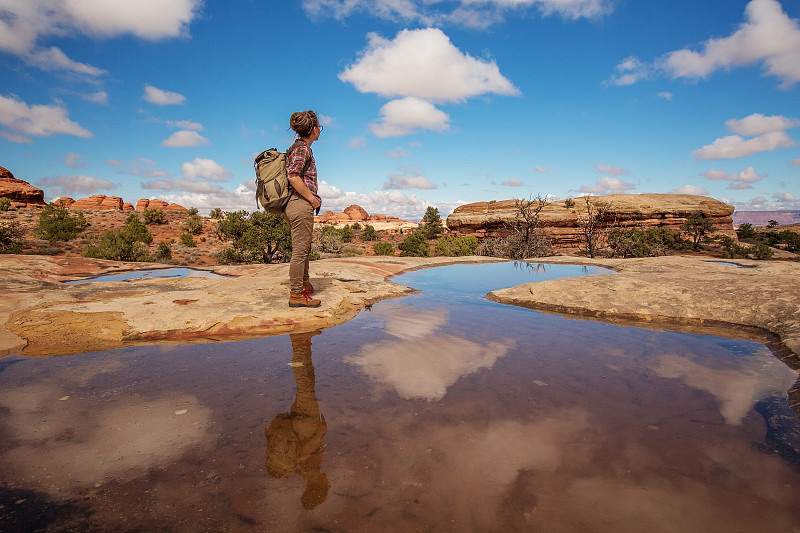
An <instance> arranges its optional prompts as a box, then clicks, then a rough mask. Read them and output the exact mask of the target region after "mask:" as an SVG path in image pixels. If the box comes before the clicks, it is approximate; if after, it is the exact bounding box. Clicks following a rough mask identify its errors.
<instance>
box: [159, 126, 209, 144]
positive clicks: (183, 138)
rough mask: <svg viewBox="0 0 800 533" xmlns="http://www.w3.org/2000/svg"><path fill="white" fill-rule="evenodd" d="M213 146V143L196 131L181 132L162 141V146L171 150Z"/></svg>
mask: <svg viewBox="0 0 800 533" xmlns="http://www.w3.org/2000/svg"><path fill="white" fill-rule="evenodd" d="M207 144H211V141H209V140H208V139H206V138H205V137H203V136H202V135H200V134H199V133H197V132H196V131H194V130H180V131H176V132H175V133H173V134H172V135H170V136H169V137H168V138H167V139H164V140H163V141H161V146H168V147H170V148H183V147H187V146H204V145H207Z"/></svg>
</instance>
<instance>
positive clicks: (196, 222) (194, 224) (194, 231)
mask: <svg viewBox="0 0 800 533" xmlns="http://www.w3.org/2000/svg"><path fill="white" fill-rule="evenodd" d="M181 228H182V229H183V230H185V231H186V233H189V234H191V235H198V234H199V233H200V232H202V231H203V219H202V217H200V216H199V215H197V214H194V215H189V217H188V218H187V219H186V222H184V223H183V225H182V226H181Z"/></svg>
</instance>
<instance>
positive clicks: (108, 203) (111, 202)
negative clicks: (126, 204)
mask: <svg viewBox="0 0 800 533" xmlns="http://www.w3.org/2000/svg"><path fill="white" fill-rule="evenodd" d="M122 203H123V202H122V198H120V197H119V196H106V197H105V198H103V201H102V202H100V206H99V207H98V209H116V210H117V211H119V210H121V209H122Z"/></svg>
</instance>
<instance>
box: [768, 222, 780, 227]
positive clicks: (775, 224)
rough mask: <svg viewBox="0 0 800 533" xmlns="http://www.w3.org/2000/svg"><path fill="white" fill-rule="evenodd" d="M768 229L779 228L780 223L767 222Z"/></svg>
mask: <svg viewBox="0 0 800 533" xmlns="http://www.w3.org/2000/svg"><path fill="white" fill-rule="evenodd" d="M767 227H768V228H777V227H778V221H777V220H770V221H768V222H767Z"/></svg>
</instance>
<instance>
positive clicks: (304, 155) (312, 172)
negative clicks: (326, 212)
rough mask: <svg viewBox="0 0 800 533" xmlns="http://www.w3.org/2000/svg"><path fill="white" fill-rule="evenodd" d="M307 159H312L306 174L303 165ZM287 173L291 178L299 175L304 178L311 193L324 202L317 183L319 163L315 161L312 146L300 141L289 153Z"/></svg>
mask: <svg viewBox="0 0 800 533" xmlns="http://www.w3.org/2000/svg"><path fill="white" fill-rule="evenodd" d="M306 159H311V161H309V163H308V168H307V169H306V172H305V174H304V173H303V167H304V166H305V164H306ZM286 174H287V175H288V176H289V177H290V178H291V177H299V178H300V179H301V180H303V183H305V184H306V187H308V190H309V191H311V194H313V195H314V196H315V197H316V198H317V200H319V202H320V203H322V198H320V196H319V194H318V193H317V190H318V189H319V186H318V185H317V163H316V162H315V161H314V153H313V152H312V151H311V147H310V146H309V145H307V144H306V143H304V142H303V141H299V142H298V143H297V146H296V147H295V149H294V150H292V152H290V153H289V158H288V160H287V161H286Z"/></svg>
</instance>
